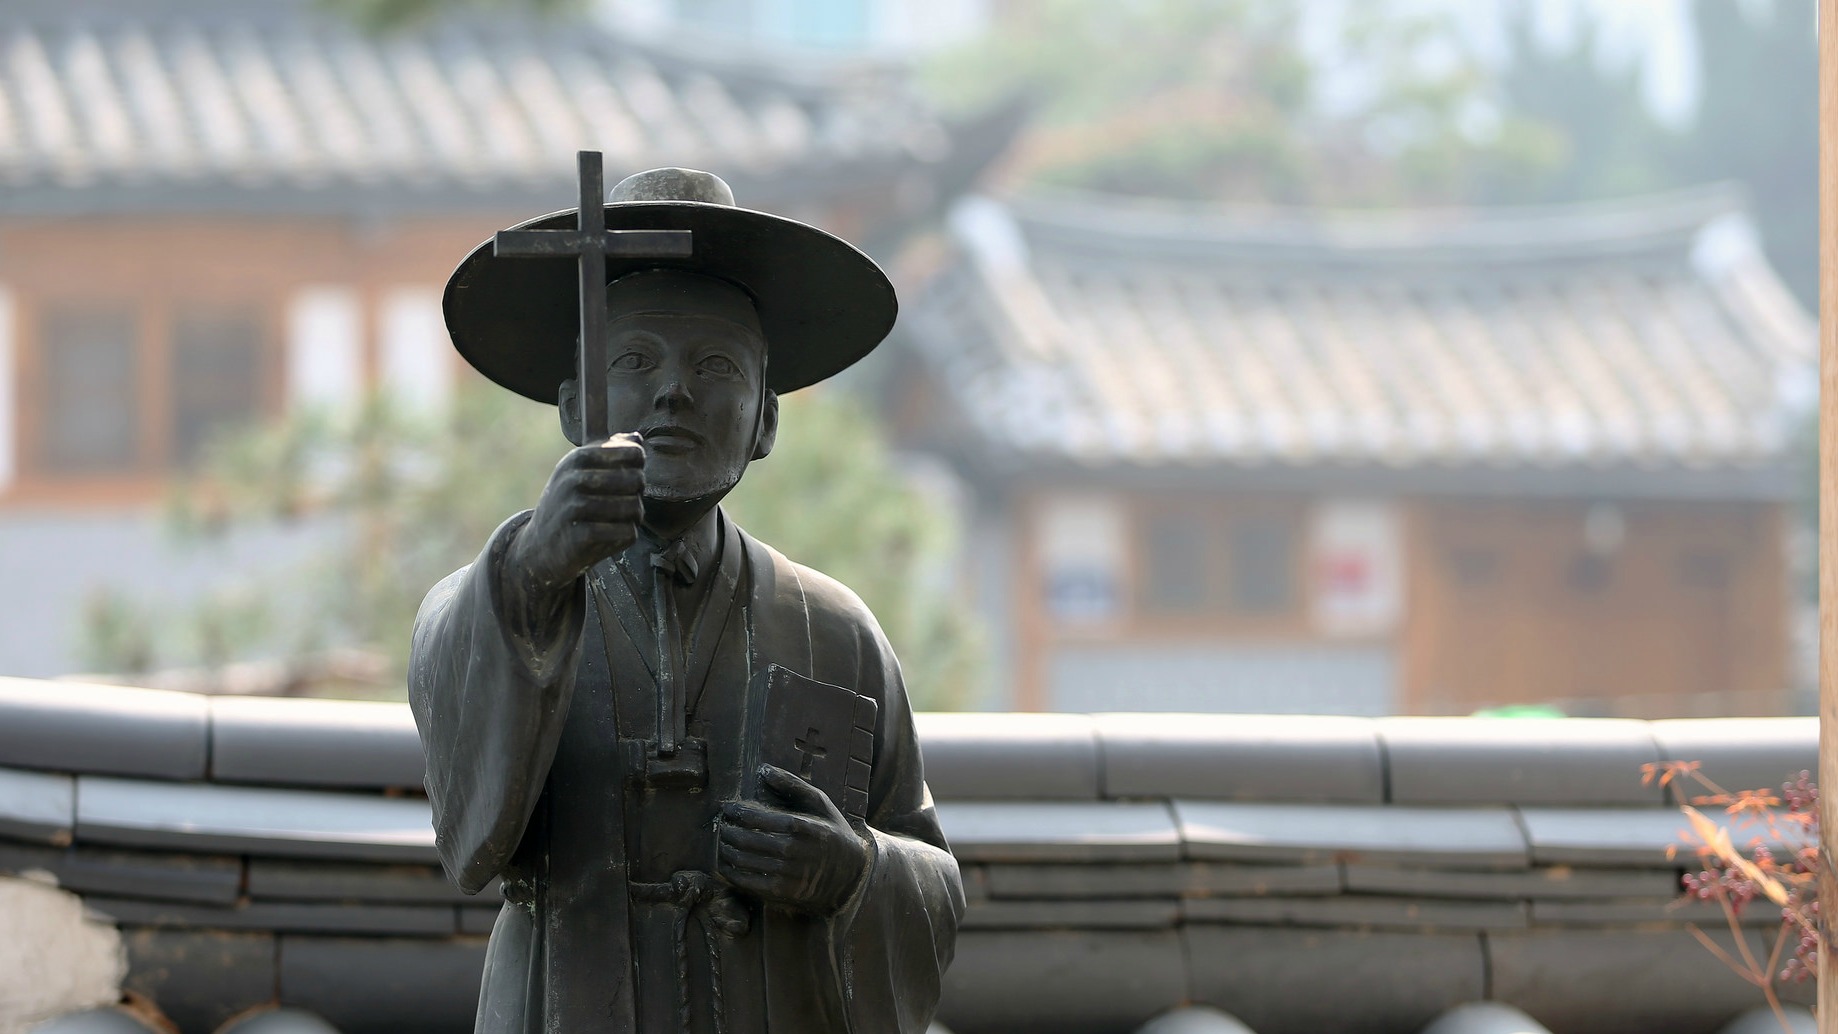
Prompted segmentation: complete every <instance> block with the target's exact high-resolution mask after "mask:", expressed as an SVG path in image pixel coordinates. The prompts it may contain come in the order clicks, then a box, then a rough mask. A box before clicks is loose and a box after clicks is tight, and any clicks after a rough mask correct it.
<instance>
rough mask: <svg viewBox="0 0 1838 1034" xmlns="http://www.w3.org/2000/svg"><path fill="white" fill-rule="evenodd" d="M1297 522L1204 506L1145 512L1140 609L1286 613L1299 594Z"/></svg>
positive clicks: (1261, 614) (1218, 613)
mask: <svg viewBox="0 0 1838 1034" xmlns="http://www.w3.org/2000/svg"><path fill="white" fill-rule="evenodd" d="M1297 525H1298V522H1297V521H1295V520H1293V519H1290V518H1286V517H1284V516H1282V515H1278V514H1269V513H1260V514H1237V513H1232V512H1230V511H1229V510H1224V509H1222V508H1220V507H1216V506H1204V505H1199V506H1194V507H1191V508H1186V509H1180V510H1174V509H1170V510H1165V511H1162V512H1150V513H1148V514H1146V515H1145V516H1144V518H1143V520H1142V523H1141V525H1140V527H1141V529H1142V552H1141V555H1142V560H1143V562H1142V569H1141V573H1140V591H1139V593H1138V599H1140V600H1141V603H1142V607H1143V609H1144V610H1145V611H1148V612H1151V613H1157V614H1172V613H1193V614H1210V615H1215V616H1223V617H1233V616H1236V617H1252V618H1261V617H1270V616H1281V615H1286V614H1290V613H1293V612H1294V611H1295V610H1296V607H1297V605H1298V604H1299V603H1300V597H1301V592H1300V589H1299V588H1298V585H1297V573H1298V572H1297V549H1298V545H1299V542H1298V536H1297V532H1296V530H1295V528H1296V527H1297Z"/></svg>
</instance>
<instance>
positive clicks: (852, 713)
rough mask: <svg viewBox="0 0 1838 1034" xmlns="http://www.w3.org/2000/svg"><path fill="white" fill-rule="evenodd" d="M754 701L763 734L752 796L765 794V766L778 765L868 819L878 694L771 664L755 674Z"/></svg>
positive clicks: (844, 809) (752, 775)
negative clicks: (761, 778) (762, 783)
mask: <svg viewBox="0 0 1838 1034" xmlns="http://www.w3.org/2000/svg"><path fill="white" fill-rule="evenodd" d="M752 701H753V706H754V707H757V708H759V720H758V721H757V722H756V723H755V725H754V728H756V729H758V730H759V738H758V739H757V740H756V741H755V742H754V744H753V748H754V750H755V751H757V757H756V758H755V759H754V761H753V764H752V765H750V766H749V769H750V771H749V775H748V785H749V787H750V788H751V793H750V794H749V795H750V796H756V795H757V794H759V793H761V792H763V791H762V790H761V789H760V787H759V785H758V783H759V773H758V768H759V766H760V765H761V764H769V765H777V766H778V767H779V768H782V769H785V770H786V771H788V772H792V773H795V774H797V775H798V776H800V777H801V778H803V779H804V780H805V781H807V782H809V783H810V784H811V785H813V786H815V787H816V788H817V789H819V790H822V791H823V792H824V794H826V795H827V796H828V797H829V798H830V800H832V801H834V802H835V803H836V806H837V808H839V809H841V811H842V813H843V814H844V815H846V816H848V817H849V818H852V819H866V818H867V815H868V777H869V775H870V773H871V772H872V771H873V764H874V723H875V716H876V714H877V713H878V711H879V708H880V705H878V704H877V703H875V701H874V698H873V697H867V696H863V695H862V694H860V693H857V692H855V691H853V690H849V689H844V688H843V687H841V686H832V685H830V684H829V683H827V682H818V681H817V680H816V679H813V678H809V677H807V676H804V675H800V674H798V673H797V672H795V671H792V670H791V669H790V668H786V667H783V666H781V665H777V664H768V665H766V667H765V668H763V669H761V670H760V671H759V672H758V673H757V674H755V675H754V676H753V693H752Z"/></svg>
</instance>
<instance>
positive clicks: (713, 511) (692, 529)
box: [644, 492, 727, 556]
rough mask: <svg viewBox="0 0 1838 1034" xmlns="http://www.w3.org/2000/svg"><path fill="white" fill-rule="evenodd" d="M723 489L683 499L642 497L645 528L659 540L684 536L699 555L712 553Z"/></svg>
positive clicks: (672, 539) (723, 494) (724, 493)
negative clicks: (720, 491) (643, 499)
mask: <svg viewBox="0 0 1838 1034" xmlns="http://www.w3.org/2000/svg"><path fill="white" fill-rule="evenodd" d="M725 495H727V493H726V492H722V493H719V494H717V495H713V496H704V497H702V498H700V499H687V500H682V501H680V502H679V501H674V500H662V499H649V498H647V499H646V500H645V517H644V526H645V532H646V533H647V534H649V535H650V536H651V537H652V538H655V539H656V540H657V541H658V542H660V543H670V542H675V541H676V540H677V539H687V540H688V542H689V545H690V548H691V549H693V550H695V551H696V552H697V553H699V554H700V555H702V556H713V555H714V549H715V538H716V535H717V534H718V532H719V528H718V525H719V523H720V521H719V519H718V515H719V514H720V512H721V511H720V505H719V504H720V503H721V499H722V497H723V496H725Z"/></svg>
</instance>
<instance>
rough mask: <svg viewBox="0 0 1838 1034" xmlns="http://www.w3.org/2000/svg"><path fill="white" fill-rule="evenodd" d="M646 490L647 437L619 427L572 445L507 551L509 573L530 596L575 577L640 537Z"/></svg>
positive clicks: (545, 594)
mask: <svg viewBox="0 0 1838 1034" xmlns="http://www.w3.org/2000/svg"><path fill="white" fill-rule="evenodd" d="M644 491H645V449H644V439H642V438H640V437H639V436H638V435H636V434H616V435H613V436H612V437H611V438H608V439H607V440H605V441H603V442H592V443H589V444H587V445H583V446H580V447H579V448H576V449H574V450H572V451H570V452H569V453H568V455H566V456H563V457H562V459H561V462H560V463H557V464H556V465H555V471H554V473H552V474H550V475H549V483H548V484H547V485H545V486H543V490H542V498H541V499H539V500H537V502H536V512H535V513H534V514H532V515H531V516H530V520H529V523H527V524H525V525H524V526H523V528H522V529H521V530H519V531H518V533H517V538H516V541H515V542H513V543H512V544H511V547H510V550H509V552H508V553H507V554H506V555H505V577H506V578H507V579H508V580H509V581H510V582H511V583H512V584H514V585H516V587H517V588H519V589H520V590H522V591H523V592H524V593H526V594H528V597H529V598H532V599H534V598H543V597H548V596H552V595H553V594H554V593H555V592H556V591H557V590H559V589H560V588H562V587H563V586H566V585H571V584H573V583H574V580H575V579H577V578H579V577H580V576H581V574H582V573H583V572H585V571H586V570H587V569H588V568H590V567H592V566H593V565H594V564H596V563H599V562H600V561H601V560H604V559H606V558H607V557H611V556H617V555H618V554H619V553H621V552H623V551H624V550H625V548H626V547H627V546H630V545H631V544H632V543H633V542H634V541H635V540H636V539H637V538H638V522H639V519H640V518H641V517H643V515H644Z"/></svg>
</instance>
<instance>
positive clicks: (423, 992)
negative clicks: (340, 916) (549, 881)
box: [271, 934, 485, 1034]
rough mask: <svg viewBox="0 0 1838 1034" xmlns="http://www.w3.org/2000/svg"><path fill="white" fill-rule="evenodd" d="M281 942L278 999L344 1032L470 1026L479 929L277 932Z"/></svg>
mask: <svg viewBox="0 0 1838 1034" xmlns="http://www.w3.org/2000/svg"><path fill="white" fill-rule="evenodd" d="M280 942H281V947H280V970H281V972H280V980H279V982H278V984H277V985H276V987H277V988H278V991H279V995H278V997H279V999H280V1002H281V1004H283V1005H292V1006H297V1007H299V1008H302V1009H307V1010H309V1011H311V1012H315V1013H318V1014H319V1015H320V1016H323V1017H324V1018H325V1019H326V1021H327V1022H329V1023H331V1024H332V1025H333V1026H334V1027H337V1028H338V1029H339V1030H341V1031H345V1032H347V1034H370V1032H376V1034H385V1032H389V1031H463V1030H469V1029H471V1027H472V1024H473V1020H474V1015H473V1014H474V1013H475V1012H476V1011H477V1010H478V1004H479V996H478V992H477V990H476V989H477V988H478V986H479V977H480V975H481V974H482V973H483V972H484V969H485V938H483V937H466V938H459V939H454V940H432V939H428V938H400V937H322V936H314V935H310V934H282V935H281V937H280ZM274 990H275V988H271V993H273V991H274Z"/></svg>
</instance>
